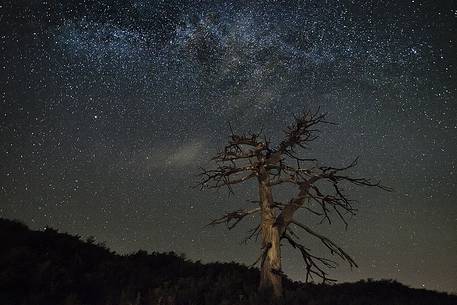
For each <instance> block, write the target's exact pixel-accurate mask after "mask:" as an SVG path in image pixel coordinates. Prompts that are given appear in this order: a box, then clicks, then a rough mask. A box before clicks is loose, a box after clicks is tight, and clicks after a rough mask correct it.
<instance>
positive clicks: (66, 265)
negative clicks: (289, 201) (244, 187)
mask: <svg viewBox="0 0 457 305" xmlns="http://www.w3.org/2000/svg"><path fill="white" fill-rule="evenodd" d="M0 238H1V240H2V247H1V248H0V305H16V304H18V305H27V304H33V305H40V304H43V305H44V304H46V305H50V304H53V305H59V304H66V305H71V304H73V305H74V304H88V305H89V304H90V305H92V304H94V305H95V304H97V305H98V304H100V305H108V304H115V305H127V304H136V305H140V304H144V305H155V304H161V305H175V304H176V305H178V304H179V305H190V304H195V305H196V304H199V305H205V304H206V305H217V304H225V305H228V304H268V303H269V302H268V298H267V296H262V295H258V294H257V293H256V286H257V279H258V271H257V269H253V268H248V267H245V266H242V265H240V264H236V263H211V264H201V263H199V262H191V261H189V260H186V259H185V258H183V257H180V256H178V255H176V254H175V253H149V254H148V253H146V252H145V251H138V252H137V253H134V254H130V255H124V256H121V255H118V254H116V253H114V252H112V251H110V250H109V249H107V248H106V247H104V246H103V245H97V244H95V243H94V242H93V240H87V241H82V240H81V239H80V238H79V237H78V236H72V235H69V234H65V233H59V232H57V231H56V230H54V229H46V230H44V231H32V230H29V229H28V227H27V226H25V225H24V224H22V223H20V222H17V221H11V220H7V219H1V218H0ZM285 287H286V296H285V299H284V303H286V304H297V305H298V304H309V305H317V304H319V305H330V304H331V305H338V304H347V305H358V304H360V305H362V304H371V305H376V304H380V305H381V304H382V305H389V304H392V305H394V304H395V305H408V304H411V305H412V304H414V305H421V304H424V305H425V304H427V305H430V304H437V305H438V304H439V305H448V304H449V305H451V304H453V305H455V304H457V296H455V295H448V294H445V293H438V292H434V291H427V290H423V289H412V288H409V287H406V286H404V285H402V284H400V283H398V282H394V281H360V282H357V283H351V284H349V283H345V284H338V285H332V286H329V285H314V284H302V283H297V282H292V281H290V280H286V281H285Z"/></svg>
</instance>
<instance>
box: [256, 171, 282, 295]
mask: <svg viewBox="0 0 457 305" xmlns="http://www.w3.org/2000/svg"><path fill="white" fill-rule="evenodd" d="M259 197H260V207H261V221H262V222H261V230H262V251H263V252H264V254H263V255H262V258H261V268H260V269H261V270H260V285H259V290H262V291H271V292H272V293H273V295H274V296H275V297H277V298H279V297H282V294H283V291H282V275H281V247H280V236H279V230H278V227H277V226H274V224H275V220H276V215H275V213H274V210H273V208H272V205H273V196H272V193H271V186H270V185H269V181H268V175H267V174H266V173H265V174H260V175H259Z"/></svg>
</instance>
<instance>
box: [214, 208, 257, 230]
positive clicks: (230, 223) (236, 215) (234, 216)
mask: <svg viewBox="0 0 457 305" xmlns="http://www.w3.org/2000/svg"><path fill="white" fill-rule="evenodd" d="M258 212H260V208H255V209H252V210H244V209H239V210H236V211H234V212H228V213H226V214H224V215H223V216H222V217H220V218H217V219H214V220H213V221H211V222H210V223H209V224H207V226H214V225H217V224H221V223H225V224H226V225H227V228H228V229H229V230H231V229H233V228H234V227H236V225H237V224H238V223H239V222H240V221H241V220H243V218H245V217H246V216H248V215H251V214H255V213H258Z"/></svg>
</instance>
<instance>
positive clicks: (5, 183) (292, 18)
mask: <svg viewBox="0 0 457 305" xmlns="http://www.w3.org/2000/svg"><path fill="white" fill-rule="evenodd" d="M29 2H30V3H29ZM67 2H71V3H67ZM0 13H1V17H0V22H1V28H2V31H1V73H0V80H1V84H2V85H1V102H2V106H1V114H0V115H1V117H2V119H1V129H0V132H1V134H0V135H1V144H0V145H1V146H0V158H1V159H0V160H1V167H0V170H1V172H0V182H1V184H0V186H1V192H0V216H2V217H8V218H17V219H20V220H22V221H24V222H25V223H26V224H28V225H30V226H31V227H32V228H35V229H40V228H43V227H44V226H46V225H50V226H53V227H55V228H57V229H59V230H61V231H66V232H71V233H75V234H80V235H82V236H84V237H87V236H89V235H94V236H95V237H96V239H97V240H98V241H105V242H106V244H107V245H108V246H110V247H112V248H113V250H115V251H118V252H121V253H125V252H132V251H136V250H138V249H140V248H141V249H145V250H149V251H153V250H155V251H171V250H173V251H176V252H184V253H186V254H187V256H188V257H190V258H191V259H194V260H199V259H201V260H203V261H215V260H219V261H230V260H235V261H238V262H242V263H247V264H250V263H252V262H253V261H254V260H255V259H256V257H257V252H258V246H257V245H256V244H248V245H239V242H240V241H241V240H242V239H243V237H244V236H245V234H246V231H247V230H248V229H249V228H250V227H251V226H252V224H253V221H254V220H252V222H250V223H249V222H248V223H246V224H245V225H243V226H241V227H240V228H237V229H236V230H233V231H230V232H227V231H226V230H225V229H224V228H223V227H220V228H218V227H216V228H207V227H204V226H205V224H206V223H207V222H208V221H209V220H210V219H212V218H214V217H217V216H220V215H221V214H222V213H224V212H225V211H228V210H231V209H236V208H240V207H244V206H245V205H246V204H249V203H246V199H254V198H255V196H256V191H255V189H254V188H253V185H246V186H243V187H240V188H238V189H235V191H236V195H235V196H231V197H229V196H228V194H227V193H226V192H224V191H221V192H201V191H199V190H198V189H195V188H193V186H195V185H196V184H197V183H198V178H197V177H195V175H196V174H197V173H198V172H199V169H198V168H199V166H204V165H206V164H207V161H208V160H209V159H210V157H211V156H212V155H213V154H214V153H215V151H216V150H217V148H220V147H221V146H222V145H223V143H224V140H226V139H227V138H226V135H227V133H228V124H227V123H228V122H231V124H232V126H234V127H235V128H236V129H237V130H238V131H240V132H252V131H258V130H260V129H263V132H264V133H266V134H268V135H269V137H270V138H271V139H272V140H275V139H278V138H279V137H280V136H281V130H282V129H283V128H284V126H285V125H286V124H287V123H288V122H290V120H291V118H292V117H293V114H297V113H299V112H300V111H302V110H303V109H305V108H311V109H317V108H318V107H320V108H321V109H322V111H326V112H328V114H329V118H330V119H331V120H332V121H334V122H337V123H338V125H335V126H324V127H323V129H322V134H321V137H320V139H319V141H317V142H316V143H315V146H314V147H313V149H312V150H311V151H310V152H306V153H307V154H312V155H313V156H317V157H318V158H319V159H321V160H323V161H325V162H327V163H329V164H332V165H335V166H340V165H344V164H346V163H347V162H349V161H350V160H352V159H353V158H354V157H356V156H360V164H359V166H358V168H357V170H356V174H359V175H363V176H367V177H373V178H374V179H381V180H382V181H383V182H384V184H386V185H389V186H392V187H393V188H394V189H395V192H393V193H380V192H376V191H372V190H356V189H354V190H352V189H351V191H352V194H353V196H352V197H353V198H354V199H357V200H359V201H360V203H359V204H357V207H358V208H359V213H358V215H357V217H355V218H354V219H352V220H351V223H350V226H349V228H348V230H347V231H345V230H344V225H343V224H340V223H335V224H332V225H331V226H328V225H325V224H323V225H320V228H319V229H320V230H321V231H322V232H325V233H327V234H328V235H329V236H330V237H332V238H333V239H334V240H339V241H340V243H341V244H342V245H343V246H344V247H345V249H346V250H347V251H348V252H349V253H351V254H352V255H353V256H354V258H355V259H356V261H357V262H358V263H359V265H360V268H359V269H356V270H353V271H351V270H348V269H347V268H345V267H344V266H341V268H339V269H337V270H335V271H334V272H333V273H332V275H333V276H334V277H336V278H337V279H338V280H340V281H352V280H357V279H360V278H394V279H398V280H400V281H402V282H405V283H406V284H409V285H412V286H414V287H425V288H430V289H438V290H443V291H454V292H455V291H456V290H455V289H456V287H457V282H456V278H455V274H457V263H456V260H455V253H457V233H456V232H457V209H456V207H455V203H456V200H455V198H456V196H457V192H456V189H457V185H456V181H457V179H456V158H455V155H456V153H457V119H456V118H457V105H456V102H457V101H456V98H457V89H456V87H457V86H456V84H457V80H456V64H457V63H456V61H457V56H456V55H455V54H457V48H456V39H457V35H456V30H455V29H456V28H457V10H456V6H455V4H453V3H452V1H448V2H445V1H440V2H439V3H438V2H434V1H428V2H425V1H409V2H406V1H382V2H381V3H379V4H375V3H372V2H371V1H357V2H354V3H352V2H351V1H336V2H331V1H268V2H263V1H262V2H260V1H259V2H247V3H245V2H244V1H240V2H215V1H209V2H200V1H199V2H195V3H192V2H188V1H168V2H165V1H149V2H148V1H146V0H143V1H137V0H131V1H48V2H39V1H14V2H13V3H8V4H3V5H1V6H0ZM303 217H305V219H306V220H307V221H309V222H310V223H312V224H316V225H317V223H318V222H319V221H318V219H314V218H312V217H310V216H306V215H305V216H303ZM313 250H314V251H316V253H322V254H324V253H325V252H324V250H323V249H320V250H319V248H316V247H314V246H313ZM319 251H321V252H319ZM284 257H285V262H284V268H285V272H286V273H287V274H289V275H290V276H291V277H292V278H294V279H302V278H303V275H304V273H303V272H302V269H301V268H302V264H301V262H300V258H299V256H298V255H297V254H296V253H293V252H292V250H286V252H285V255H284Z"/></svg>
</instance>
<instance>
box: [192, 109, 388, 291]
mask: <svg viewBox="0 0 457 305" xmlns="http://www.w3.org/2000/svg"><path fill="white" fill-rule="evenodd" d="M325 117H326V114H321V113H320V112H319V110H318V111H317V112H305V113H303V115H301V116H300V117H297V118H295V123H294V124H292V125H290V126H288V127H287V129H286V130H285V134H284V137H283V140H282V141H281V142H280V143H278V144H277V145H272V144H271V143H270V142H269V141H267V140H266V138H265V137H262V136H261V135H260V134H252V135H239V134H236V133H235V132H234V131H233V130H232V128H230V129H231V135H230V137H229V140H228V143H227V144H226V145H225V147H224V148H223V150H222V151H220V152H219V153H217V154H216V156H215V157H214V158H213V159H212V160H213V161H214V162H215V167H214V168H212V169H202V172H201V173H200V177H201V181H200V186H201V187H202V188H210V189H211V188H221V187H228V189H229V191H230V192H233V189H232V186H233V185H236V184H240V183H244V182H246V181H248V180H251V179H253V180H254V179H255V180H256V181H257V186H258V200H255V201H252V202H253V203H256V204H258V207H255V208H242V209H239V210H236V211H233V212H229V213H226V214H225V215H223V216H222V217H220V218H218V219H215V220H213V221H212V222H211V223H210V225H215V224H226V225H227V226H228V228H229V229H233V228H234V227H235V226H236V225H237V224H238V223H239V222H240V221H241V220H243V219H244V218H245V217H246V216H248V215H253V214H257V213H258V214H260V224H259V225H258V226H257V227H255V228H254V229H253V230H252V231H251V232H250V235H249V236H248V238H247V239H251V238H252V237H253V236H258V235H259V234H260V236H261V242H262V243H261V255H260V257H259V259H258V260H257V262H260V271H261V275H260V284H259V289H260V290H267V291H271V292H272V293H273V295H274V296H276V297H281V296H282V277H283V274H282V271H281V241H285V242H287V243H288V244H290V245H291V246H292V247H293V248H295V249H297V250H298V251H299V252H300V254H301V256H302V257H303V260H304V267H305V271H306V280H307V281H308V280H312V279H313V277H318V278H320V279H322V280H323V281H324V282H325V281H332V279H329V278H328V277H327V269H328V268H335V267H336V265H337V263H336V261H334V260H331V259H328V258H324V257H319V256H315V255H313V254H312V253H311V252H310V250H309V249H308V248H306V247H305V245H304V244H303V243H302V242H301V241H299V238H298V232H299V231H303V232H305V233H307V234H309V235H311V236H312V237H314V238H317V239H318V240H319V241H320V242H322V244H323V245H324V246H325V247H326V248H328V250H329V251H330V253H331V254H332V255H334V256H337V257H339V258H340V259H342V260H343V261H345V262H347V263H348V264H349V266H350V267H351V268H352V267H357V264H356V263H355V261H354V260H353V259H352V258H351V257H350V256H349V255H348V254H347V253H346V252H345V251H344V250H343V249H342V248H340V247H339V246H338V245H337V244H336V243H334V242H333V241H331V240H330V239H329V238H327V237H325V236H323V235H321V234H319V233H317V232H316V231H314V230H313V229H312V228H311V227H310V226H308V225H306V224H304V223H301V222H299V221H298V220H297V219H296V218H295V217H294V215H295V214H296V212H297V211H299V210H301V211H303V212H310V213H312V214H314V215H317V216H319V217H320V218H321V222H323V221H327V222H329V223H331V222H332V217H334V216H336V217H338V218H340V219H341V220H342V222H343V223H344V224H345V225H346V226H347V221H346V217H347V215H355V213H356V209H355V208H354V207H353V201H352V200H350V199H349V198H348V197H347V195H346V194H345V193H344V191H343V189H342V186H343V185H344V183H349V184H354V185H357V186H370V187H377V188H380V189H383V190H386V191H390V189H389V188H387V187H385V186H382V185H381V184H380V183H379V182H372V181H371V180H369V179H366V178H357V177H352V176H350V175H348V174H347V172H348V170H350V169H351V168H353V167H355V166H356V165H357V159H355V160H354V161H353V162H352V163H351V164H349V165H347V166H344V167H330V166H323V165H321V164H319V162H318V161H317V159H314V158H303V157H302V154H303V152H304V151H306V149H307V148H308V146H309V144H310V143H311V142H313V141H314V140H316V139H317V137H318V132H319V130H318V129H317V127H318V125H319V124H331V123H329V122H327V121H326V119H325ZM286 184H288V185H292V186H293V187H295V188H296V193H295V194H293V195H292V196H291V198H290V200H289V201H288V202H277V201H275V200H274V199H273V190H274V189H276V187H278V186H281V185H286ZM313 203H314V204H313ZM312 206H317V208H312ZM257 262H256V263H257Z"/></svg>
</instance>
